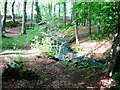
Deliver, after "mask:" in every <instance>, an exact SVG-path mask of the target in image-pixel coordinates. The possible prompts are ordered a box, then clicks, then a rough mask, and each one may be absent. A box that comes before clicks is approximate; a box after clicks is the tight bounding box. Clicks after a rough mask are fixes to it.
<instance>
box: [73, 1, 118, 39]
mask: <svg viewBox="0 0 120 90" xmlns="http://www.w3.org/2000/svg"><path fill="white" fill-rule="evenodd" d="M115 7H116V6H115V3H114V2H97V3H96V2H78V3H76V4H75V5H74V6H73V8H72V12H73V13H77V14H78V15H77V17H75V18H73V20H78V21H79V22H80V24H82V23H86V20H88V19H89V17H90V19H91V22H92V25H94V26H97V27H100V30H99V31H100V32H99V33H96V34H95V35H93V36H90V38H91V39H101V38H104V37H106V36H109V34H111V33H113V32H114V30H115V27H116V26H115V25H116V22H117V15H116V14H114V9H115ZM89 8H90V12H91V15H90V16H89V14H88V10H89Z"/></svg>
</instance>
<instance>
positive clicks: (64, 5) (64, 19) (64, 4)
mask: <svg viewBox="0 0 120 90" xmlns="http://www.w3.org/2000/svg"><path fill="white" fill-rule="evenodd" d="M63 7H64V16H63V21H64V26H66V2H64V3H63Z"/></svg>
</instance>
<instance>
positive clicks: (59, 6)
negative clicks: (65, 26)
mask: <svg viewBox="0 0 120 90" xmlns="http://www.w3.org/2000/svg"><path fill="white" fill-rule="evenodd" d="M60 13H61V10H60V3H59V17H60Z"/></svg>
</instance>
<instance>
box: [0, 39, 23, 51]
mask: <svg viewBox="0 0 120 90" xmlns="http://www.w3.org/2000/svg"><path fill="white" fill-rule="evenodd" d="M23 46H24V45H23V44H22V43H20V42H18V41H16V40H14V39H13V38H2V49H3V50H4V49H16V48H21V47H23Z"/></svg>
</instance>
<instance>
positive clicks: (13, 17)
mask: <svg viewBox="0 0 120 90" xmlns="http://www.w3.org/2000/svg"><path fill="white" fill-rule="evenodd" d="M14 5H15V0H14V1H13V2H12V22H13V23H15V15H14Z"/></svg>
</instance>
